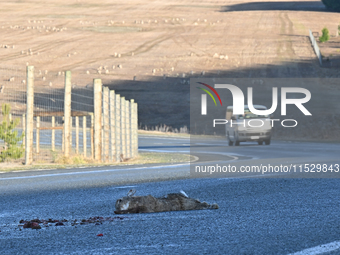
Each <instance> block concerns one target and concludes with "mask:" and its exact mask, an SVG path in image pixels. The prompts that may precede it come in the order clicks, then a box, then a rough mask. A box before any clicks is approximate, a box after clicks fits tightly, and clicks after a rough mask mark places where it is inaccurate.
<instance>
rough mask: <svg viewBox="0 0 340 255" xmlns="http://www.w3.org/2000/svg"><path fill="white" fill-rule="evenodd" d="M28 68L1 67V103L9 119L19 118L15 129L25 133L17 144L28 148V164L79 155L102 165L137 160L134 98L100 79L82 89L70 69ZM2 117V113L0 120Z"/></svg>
mask: <svg viewBox="0 0 340 255" xmlns="http://www.w3.org/2000/svg"><path fill="white" fill-rule="evenodd" d="M25 69H26V70H24V69H14V68H12V69H11V68H8V67H5V68H2V67H0V105H2V104H3V103H6V104H9V105H10V107H11V114H10V115H9V117H8V118H9V119H12V118H13V119H19V120H20V123H19V125H18V126H17V127H16V130H17V131H18V134H19V135H20V134H21V133H24V134H25V136H24V138H23V140H22V141H21V142H19V145H20V143H22V144H23V147H24V148H25V151H24V158H25V164H27V165H30V164H32V163H33V162H39V163H44V162H46V163H47V162H56V159H61V160H64V159H62V156H65V158H69V157H72V156H76V155H81V156H83V157H84V158H88V159H91V158H92V159H96V160H97V161H102V162H117V161H118V162H119V161H122V160H126V159H129V158H132V157H136V156H137V154H136V153H133V148H135V146H136V145H135V144H136V143H137V142H135V141H134V139H138V138H137V129H133V127H134V126H135V125H133V124H135V123H137V116H136V115H135V114H133V112H134V107H135V105H136V104H135V103H134V100H131V102H129V101H127V100H125V98H124V97H121V96H120V95H118V94H116V93H115V91H114V90H111V91H110V90H109V88H108V87H105V86H103V85H102V81H101V80H100V79H94V80H93V82H92V83H90V84H89V83H87V84H86V83H85V84H84V86H83V87H79V86H78V85H76V84H79V83H78V82H74V81H72V78H71V72H70V71H66V72H65V73H64V72H62V73H61V72H48V71H47V70H46V71H43V72H41V70H35V68H34V67H33V66H27V67H26V68H25ZM42 73H43V74H42ZM43 75H44V77H42V76H43ZM20 81H21V82H20ZM52 81H53V85H52ZM2 118H3V116H2V115H1V113H0V122H1V120H2ZM126 128H128V129H129V130H124V129H126ZM3 143H4V141H2V140H0V145H1V144H3ZM1 151H2V146H0V153H1ZM57 161H58V160H57ZM59 162H60V161H59Z"/></svg>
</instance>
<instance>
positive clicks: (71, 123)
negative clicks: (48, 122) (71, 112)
mask: <svg viewBox="0 0 340 255" xmlns="http://www.w3.org/2000/svg"><path fill="white" fill-rule="evenodd" d="M72 127H73V118H72V116H71V117H70V153H71V152H72V148H73V146H72V145H73V144H72V139H73V128H72Z"/></svg>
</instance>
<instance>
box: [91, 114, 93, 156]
mask: <svg viewBox="0 0 340 255" xmlns="http://www.w3.org/2000/svg"><path fill="white" fill-rule="evenodd" d="M93 122H94V118H93V114H91V158H92V159H94V123H93Z"/></svg>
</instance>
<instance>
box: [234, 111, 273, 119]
mask: <svg viewBox="0 0 340 255" xmlns="http://www.w3.org/2000/svg"><path fill="white" fill-rule="evenodd" d="M268 117H269V115H268V114H267V115H256V114H254V113H252V112H250V111H244V115H239V119H257V118H268Z"/></svg>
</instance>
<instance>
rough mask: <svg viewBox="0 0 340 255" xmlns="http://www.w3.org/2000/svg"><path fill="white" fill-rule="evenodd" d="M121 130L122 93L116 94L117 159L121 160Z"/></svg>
mask: <svg viewBox="0 0 340 255" xmlns="http://www.w3.org/2000/svg"><path fill="white" fill-rule="evenodd" d="M121 153H122V150H121V130H120V95H116V161H117V162H120V155H121Z"/></svg>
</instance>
